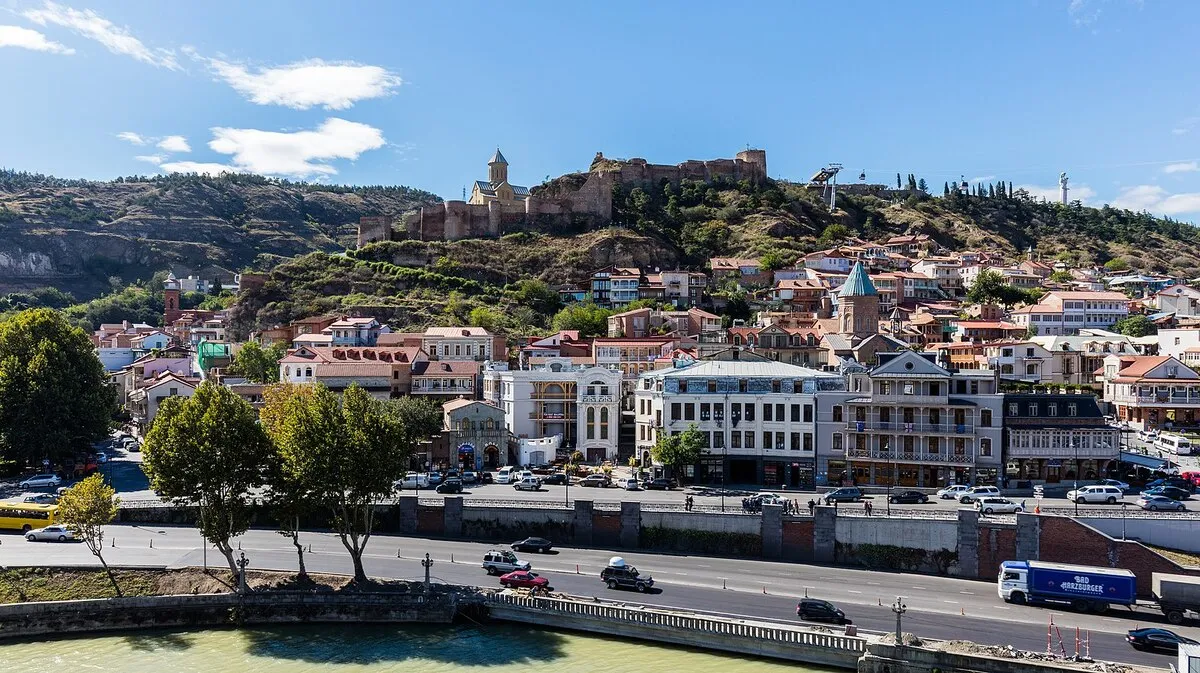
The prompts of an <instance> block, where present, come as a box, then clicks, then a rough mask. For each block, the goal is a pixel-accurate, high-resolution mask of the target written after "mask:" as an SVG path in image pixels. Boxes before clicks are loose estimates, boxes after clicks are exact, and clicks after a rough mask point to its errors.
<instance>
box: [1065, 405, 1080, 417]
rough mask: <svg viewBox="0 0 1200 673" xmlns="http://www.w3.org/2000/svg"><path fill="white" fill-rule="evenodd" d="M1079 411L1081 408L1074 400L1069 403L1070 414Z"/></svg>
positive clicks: (1072, 414) (1068, 410)
mask: <svg viewBox="0 0 1200 673" xmlns="http://www.w3.org/2000/svg"><path fill="white" fill-rule="evenodd" d="M1078 412H1079V408H1078V407H1077V406H1076V405H1075V403H1074V402H1071V403H1069V404H1067V415H1068V416H1074V415H1076V414H1077V413H1078Z"/></svg>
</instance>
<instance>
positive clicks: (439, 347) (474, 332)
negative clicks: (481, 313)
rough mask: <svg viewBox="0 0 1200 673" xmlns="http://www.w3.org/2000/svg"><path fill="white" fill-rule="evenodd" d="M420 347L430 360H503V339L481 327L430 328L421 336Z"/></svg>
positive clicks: (504, 353) (504, 354) (505, 354)
mask: <svg viewBox="0 0 1200 673" xmlns="http://www.w3.org/2000/svg"><path fill="white" fill-rule="evenodd" d="M421 347H422V348H424V349H425V352H426V353H429V357H430V359H432V360H478V361H483V360H503V359H505V357H506V356H507V353H506V352H505V346H504V337H497V336H494V335H492V334H491V333H490V332H488V331H487V330H486V329H484V328H482V327H430V328H429V329H427V330H425V333H424V334H422V335H421Z"/></svg>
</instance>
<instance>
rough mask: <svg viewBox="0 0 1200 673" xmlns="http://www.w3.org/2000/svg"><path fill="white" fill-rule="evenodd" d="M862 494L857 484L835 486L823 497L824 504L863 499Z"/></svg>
mask: <svg viewBox="0 0 1200 673" xmlns="http://www.w3.org/2000/svg"><path fill="white" fill-rule="evenodd" d="M863 495H864V494H863V491H862V489H861V488H859V487H857V486H843V487H842V488H835V489H834V490H832V491H830V492H828V493H826V494H825V495H824V496H823V497H824V499H825V504H826V505H832V504H833V503H835V502H858V501H859V500H862V499H863Z"/></svg>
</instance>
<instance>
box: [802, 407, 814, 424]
mask: <svg viewBox="0 0 1200 673" xmlns="http://www.w3.org/2000/svg"><path fill="white" fill-rule="evenodd" d="M804 422H805V423H812V422H813V405H811V404H806V405H804Z"/></svg>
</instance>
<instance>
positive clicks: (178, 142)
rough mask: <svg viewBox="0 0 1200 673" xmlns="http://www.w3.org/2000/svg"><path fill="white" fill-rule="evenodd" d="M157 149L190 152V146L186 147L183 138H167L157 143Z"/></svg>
mask: <svg viewBox="0 0 1200 673" xmlns="http://www.w3.org/2000/svg"><path fill="white" fill-rule="evenodd" d="M158 149H160V150H166V151H168V152H191V151H192V146H191V145H188V141H187V138H184V137H183V136H167V137H165V138H163V139H162V140H159V141H158Z"/></svg>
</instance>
